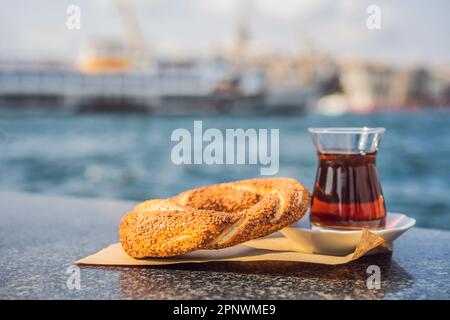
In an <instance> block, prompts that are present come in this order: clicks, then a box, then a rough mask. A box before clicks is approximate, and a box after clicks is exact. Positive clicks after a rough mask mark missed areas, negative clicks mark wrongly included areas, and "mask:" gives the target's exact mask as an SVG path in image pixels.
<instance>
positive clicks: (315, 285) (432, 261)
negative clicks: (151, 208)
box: [0, 192, 450, 299]
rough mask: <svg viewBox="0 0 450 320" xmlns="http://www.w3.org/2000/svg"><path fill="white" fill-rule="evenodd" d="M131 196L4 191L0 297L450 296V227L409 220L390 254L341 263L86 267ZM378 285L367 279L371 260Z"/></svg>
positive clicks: (110, 238) (112, 234) (109, 239)
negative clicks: (72, 284)
mask: <svg viewBox="0 0 450 320" xmlns="http://www.w3.org/2000/svg"><path fill="white" fill-rule="evenodd" d="M133 205H134V203H132V202H125V201H114V200H98V199H80V198H68V197H57V196H46V195H30V194H17V193H9V192H0V257H1V259H0V298H1V299H18V298H19V299H450V232H446V231H438V230H429V229H420V228H414V229H412V230H410V231H409V232H407V233H406V234H405V235H404V236H402V237H401V238H400V239H399V240H397V241H396V243H395V250H394V253H393V254H392V255H391V254H382V255H374V256H369V257H363V258H362V259H360V260H358V261H356V262H353V263H351V264H348V265H344V266H320V265H314V264H304V263H291V262H283V263H278V262H269V261H268V262H258V263H253V262H252V263H236V262H235V263H209V264H200V265H186V264H185V265H175V266H166V267H133V268H124V267H82V268H81V273H80V275H81V278H80V280H81V281H80V284H81V288H80V290H77V289H72V290H71V289H69V288H68V287H67V285H66V282H67V279H68V277H69V274H67V273H66V272H67V268H69V267H70V266H71V265H72V264H73V262H74V261H76V260H77V259H79V258H82V257H84V256H86V255H89V254H92V253H94V252H96V251H98V250H99V249H102V248H103V247H105V246H106V245H108V244H110V243H113V242H117V232H118V222H119V220H120V217H121V216H122V214H123V212H125V211H126V210H128V209H130V208H132V207H133ZM373 264H376V265H379V266H380V267H381V280H382V282H381V288H380V289H375V290H369V289H367V286H366V279H367V276H368V274H367V273H366V269H367V267H368V266H369V265H373Z"/></svg>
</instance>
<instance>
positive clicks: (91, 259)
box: [76, 230, 390, 266]
mask: <svg viewBox="0 0 450 320" xmlns="http://www.w3.org/2000/svg"><path fill="white" fill-rule="evenodd" d="M374 250H381V251H387V250H390V249H389V246H388V244H387V243H386V242H385V240H384V239H383V238H381V237H380V236H378V235H376V234H373V233H371V232H370V231H368V230H363V232H362V235H361V239H360V241H359V243H358V245H357V247H356V249H355V251H354V252H352V253H350V254H348V255H346V256H331V255H321V254H313V253H307V252H302V250H301V248H299V246H298V245H296V244H293V243H292V242H291V241H290V240H289V239H287V238H284V237H275V238H273V237H272V238H263V239H256V240H251V241H248V242H245V243H243V244H241V245H237V246H234V247H230V248H226V249H220V250H198V251H194V252H190V253H187V254H184V255H180V256H176V257H171V258H151V259H133V258H131V257H130V256H128V255H127V254H126V253H125V251H123V249H122V246H121V245H120V243H115V244H112V245H110V246H108V247H106V248H104V249H102V250H100V251H99V252H97V253H95V254H93V255H90V256H88V257H86V258H83V259H81V260H78V261H77V262H76V264H79V265H103V266H107V265H110V266H157V265H169V264H177V263H203V262H218V261H243V262H246V261H268V260H270V261H296V262H307V263H318V264H329V265H337V264H345V263H348V262H350V261H353V260H356V259H358V258H360V257H362V256H363V255H365V254H367V253H369V252H373V251H374Z"/></svg>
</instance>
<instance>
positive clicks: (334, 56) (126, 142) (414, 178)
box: [0, 0, 450, 229]
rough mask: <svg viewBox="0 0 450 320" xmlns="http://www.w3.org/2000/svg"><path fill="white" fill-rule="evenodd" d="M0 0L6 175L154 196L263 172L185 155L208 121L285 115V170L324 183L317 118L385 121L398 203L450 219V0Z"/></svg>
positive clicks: (54, 190)
mask: <svg viewBox="0 0 450 320" xmlns="http://www.w3.org/2000/svg"><path fill="white" fill-rule="evenodd" d="M0 4H1V6H2V8H3V10H2V11H1V12H0V36H1V38H2V41H1V42H0V189H3V190H18V191H27V192H36V193H51V194H65V195H75V196H88V197H108V198H121V199H132V200H143V199H146V198H152V197H167V196H170V195H174V194H176V193H178V192H180V191H182V190H185V189H187V188H194V187H198V186H200V185H205V184H211V183H217V182H223V181H232V180H238V179H245V178H251V177H257V176H259V166H250V165H246V166H243V165H242V166H238V165H227V166H224V165H216V166H208V165H189V166H187V165H184V166H176V165H174V164H173V163H172V162H171V160H170V152H171V148H172V147H173V143H172V142H171V141H170V135H171V133H172V131H173V130H175V129H177V128H187V129H188V130H192V128H193V121H194V120H203V126H204V127H205V128H218V129H226V128H244V129H246V128H256V129H258V128H276V129H280V171H279V174H278V175H279V176H291V177H294V178H297V179H300V180H301V181H302V182H304V183H305V184H306V185H307V186H308V187H309V188H311V189H312V186H313V183H314V178H315V170H316V164H317V163H316V161H317V160H316V154H315V150H314V148H313V145H312V143H311V141H310V138H309V136H308V134H307V128H308V127H318V126H381V127H385V128H386V129H387V132H386V134H385V136H384V138H383V141H382V144H381V148H380V151H379V156H378V170H379V174H380V177H381V181H382V185H383V191H384V193H385V198H386V202H387V207H388V210H389V211H393V212H403V213H406V214H408V215H411V216H413V217H415V218H416V219H417V220H418V225H419V226H422V227H433V228H442V229H450V196H449V195H450V160H449V159H450V125H449V121H450V112H449V111H450V54H449V53H450V37H449V34H450V20H449V19H448V12H450V2H448V1H445V0H433V1H428V2H424V1H419V0H416V1H411V0H409V1H407V0H396V1H386V0H383V1H381V0H378V1H376V3H374V2H373V1H364V0H362V1H361V0H359V1H355V0H346V1H339V2H337V1H332V0H316V1H312V0H311V1H305V0H303V1H300V0H284V1H275V0H187V1H182V0H165V1H162V0H160V1H159V0H151V1H140V0H139V1H138V0H134V1H120V0H101V1H100V0H97V1H93V0H86V1H81V0H78V1H70V2H69V1H50V0H41V1H39V2H38V1H33V2H30V1H24V0H16V1H12V0H11V1H10V0H0ZM373 4H375V5H376V6H378V8H379V9H380V14H381V15H380V18H381V19H380V22H381V25H380V27H381V28H380V29H370V28H368V27H367V25H366V21H367V19H368V18H369V16H370V15H371V14H370V13H368V12H367V8H368V7H369V6H370V5H373ZM77 17H79V20H78V22H79V26H77V23H76V22H77ZM74 19H75V20H74ZM74 21H75V23H74Z"/></svg>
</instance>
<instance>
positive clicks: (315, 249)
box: [281, 212, 416, 255]
mask: <svg viewBox="0 0 450 320" xmlns="http://www.w3.org/2000/svg"><path fill="white" fill-rule="evenodd" d="M415 223H416V220H415V219H413V218H410V217H408V216H406V215H404V214H400V213H391V212H389V213H388V214H387V218H386V227H385V228H384V229H378V230H371V232H373V233H375V234H377V235H379V236H381V237H382V238H383V239H384V240H386V242H387V243H388V244H390V245H391V244H392V242H393V241H394V240H395V239H397V238H398V237H400V236H401V235H402V234H403V233H404V232H406V231H407V230H408V229H410V228H411V227H412V226H414V224H415ZM281 233H282V234H283V235H284V236H285V237H286V238H288V239H290V240H291V241H292V242H294V243H295V244H296V245H298V246H299V248H301V249H302V250H305V251H306V252H311V253H321V254H328V255H347V254H349V253H351V252H353V251H354V250H355V248H356V245H357V243H358V242H359V239H360V238H361V233H362V231H361V230H351V231H345V230H335V229H324V228H318V227H311V225H310V223H309V214H307V215H305V216H304V217H303V218H302V219H300V220H299V221H297V222H296V223H294V224H292V225H291V226H289V227H286V228H284V229H282V230H281Z"/></svg>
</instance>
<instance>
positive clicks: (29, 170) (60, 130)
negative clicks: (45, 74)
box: [0, 110, 450, 229]
mask: <svg viewBox="0 0 450 320" xmlns="http://www.w3.org/2000/svg"><path fill="white" fill-rule="evenodd" d="M194 120H203V127H204V129H207V128H218V129H221V130H224V129H226V128H230V129H232V128H244V129H247V128H256V129H260V128H268V129H270V128H276V129H279V130H280V170H279V173H278V176H289V177H293V178H297V179H299V180H300V181H302V182H303V183H304V184H305V185H306V186H307V187H309V188H311V187H312V186H313V183H314V178H315V170H316V164H317V163H316V154H315V150H314V147H313V145H312V143H311V141H310V137H309V135H308V133H307V128H308V127H325V126H377V127H378V126H381V127H385V128H386V129H387V131H386V133H385V136H384V137H383V139H382V143H381V147H380V150H379V153H378V162H377V163H378V164H377V165H378V171H379V174H380V177H381V182H382V186H383V191H384V194H385V198H386V203H387V207H388V210H389V211H392V212H402V213H406V214H408V215H410V216H413V217H415V218H416V219H417V221H418V225H419V226H422V227H432V228H440V229H450V113H449V112H438V111H430V112H417V113H401V114H391V113H389V114H372V115H344V116H340V117H323V116H318V115H310V116H305V117H300V116H298V117H297V116H293V117H281V116H280V117H231V116H227V117H225V116H224V117H153V116H151V115H92V114H91V115H86V114H84V115H74V114H67V113H63V112H33V113H30V112H20V111H5V110H0V189H3V190H21V191H28V192H36V193H49V194H65V195H75V196H88V197H109V198H120V199H132V200H143V199H147V198H160V197H168V196H171V195H175V194H177V193H179V192H181V191H183V190H185V189H188V188H195V187H198V186H201V185H207V184H212V183H217V182H223V181H232V180H239V179H245V178H251V177H259V176H260V166H258V165H212V166H210V165H181V166H177V165H175V164H173V162H172V161H171V157H170V155H171V150H172V147H173V146H174V145H175V143H174V142H172V141H171V140H170V137H171V133H172V131H173V130H175V129H177V128H186V129H188V130H190V131H192V130H193V121H194Z"/></svg>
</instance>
